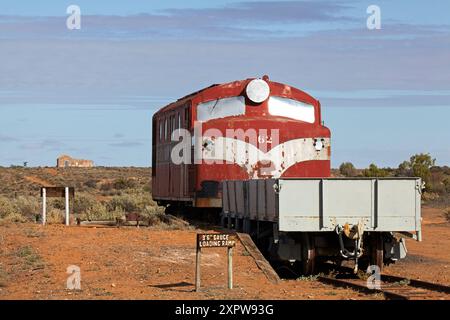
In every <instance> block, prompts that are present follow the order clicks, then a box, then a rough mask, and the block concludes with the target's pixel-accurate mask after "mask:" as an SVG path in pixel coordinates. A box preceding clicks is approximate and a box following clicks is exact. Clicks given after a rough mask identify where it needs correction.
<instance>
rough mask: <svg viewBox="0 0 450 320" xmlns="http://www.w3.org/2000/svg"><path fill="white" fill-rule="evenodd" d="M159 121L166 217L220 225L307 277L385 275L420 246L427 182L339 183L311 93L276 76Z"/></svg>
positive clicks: (195, 102)
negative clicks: (349, 268)
mask: <svg viewBox="0 0 450 320" xmlns="http://www.w3.org/2000/svg"><path fill="white" fill-rule="evenodd" d="M152 121H153V122H152V194H153V199H154V200H155V201H157V203H158V204H159V205H161V206H165V207H166V212H172V211H174V210H179V209H183V208H187V207H189V208H196V209H203V210H208V211H209V212H212V213H213V214H217V215H218V216H219V215H220V216H221V218H222V223H223V224H224V225H225V226H228V227H229V228H230V229H236V230H238V231H243V232H247V233H249V234H251V235H252V236H253V237H254V238H255V239H256V240H257V243H258V244H259V245H260V247H261V248H262V250H263V251H265V252H267V253H268V254H269V255H270V256H271V257H272V258H273V259H277V260H282V261H289V262H291V263H299V264H300V266H301V269H302V271H303V272H304V273H311V272H314V270H315V265H316V261H317V260H320V259H322V260H327V259H332V260H336V261H337V260H339V261H342V260H345V259H351V260H354V261H355V270H356V269H357V267H358V261H359V263H362V262H365V263H366V264H367V265H375V266H377V267H378V268H380V269H381V268H382V266H383V265H384V264H386V263H390V262H393V261H396V260H398V259H400V258H403V257H404V256H405V254H406V246H405V240H404V238H405V237H410V238H415V239H417V240H420V190H419V189H420V186H419V185H420V183H421V182H420V180H419V179H415V178H413V179H364V178H361V179H353V180H352V179H345V178H341V179H336V180H335V179H334V178H331V177H330V171H331V170H330V166H331V164H330V157H331V144H330V138H331V133H330V130H329V129H328V128H327V127H326V126H325V125H324V123H323V121H322V118H321V106H320V102H319V101H318V100H316V99H315V98H313V97H312V96H311V95H309V94H307V93H306V92H304V91H301V90H299V89H297V88H294V87H292V86H289V85H287V84H283V83H278V82H274V81H271V80H269V77H268V76H263V77H262V78H250V79H245V80H240V81H234V82H229V83H224V84H214V85H212V86H209V87H207V88H204V89H202V90H200V91H197V92H194V93H192V94H190V95H187V96H185V97H183V98H181V99H179V100H177V101H176V102H173V103H171V104H169V105H167V106H165V107H163V108H162V109H160V110H159V111H158V112H156V113H155V114H154V116H153V119H152ZM282 185H284V186H285V187H283V188H282V187H281V186H282ZM418 186H419V187H418ZM289 190H290V191H289ZM301 190H303V191H301ZM288 192H290V193H288ZM394 198H395V199H397V200H395V199H394ZM374 199H375V200H374ZM417 199H419V200H417ZM402 201H403V202H406V203H407V204H408V206H406V207H404V206H403V205H402V203H403V202H402ZM417 201H419V206H417ZM260 213H264V214H260ZM411 231H413V232H415V233H411Z"/></svg>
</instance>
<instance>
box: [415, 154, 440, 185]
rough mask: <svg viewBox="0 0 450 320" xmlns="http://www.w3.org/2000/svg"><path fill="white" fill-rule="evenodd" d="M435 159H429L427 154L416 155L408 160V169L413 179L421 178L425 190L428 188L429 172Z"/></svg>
mask: <svg viewBox="0 0 450 320" xmlns="http://www.w3.org/2000/svg"><path fill="white" fill-rule="evenodd" d="M435 163H436V159H433V158H431V155H430V154H429V153H418V154H415V155H413V156H412V157H411V158H410V159H409V164H410V168H411V170H412V173H413V175H414V176H415V177H420V178H422V181H424V182H425V188H427V189H429V188H430V178H431V171H430V168H431V167H433V166H434V164H435Z"/></svg>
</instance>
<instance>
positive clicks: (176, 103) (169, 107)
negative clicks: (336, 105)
mask: <svg viewBox="0 0 450 320" xmlns="http://www.w3.org/2000/svg"><path fill="white" fill-rule="evenodd" d="M253 79H255V78H247V79H245V80H237V81H232V82H227V83H221V84H217V83H215V84H213V85H210V86H208V87H205V88H203V89H200V90H198V91H195V92H192V93H190V94H188V95H186V96H184V97H182V98H179V99H177V100H176V101H174V102H171V103H169V104H168V105H166V106H164V107H162V108H161V109H159V110H158V111H157V112H156V113H155V115H156V114H158V113H160V112H165V111H169V110H172V109H174V108H176V107H178V106H180V105H181V104H183V103H184V102H186V101H188V100H190V99H191V98H192V97H194V96H196V95H198V94H200V93H202V92H204V91H206V90H209V89H211V88H214V87H218V86H223V87H227V86H236V87H239V86H242V85H243V84H244V83H248V82H250V81H251V80H253ZM267 82H270V83H272V84H274V85H280V86H286V87H290V88H292V89H295V90H297V91H299V92H301V93H302V94H303V95H304V96H305V97H306V98H307V99H308V100H312V101H315V102H318V101H317V100H316V99H315V98H314V97H312V96H311V95H309V94H308V93H306V92H304V91H302V90H300V89H297V88H295V87H291V86H288V85H286V84H282V83H278V82H275V81H270V80H267Z"/></svg>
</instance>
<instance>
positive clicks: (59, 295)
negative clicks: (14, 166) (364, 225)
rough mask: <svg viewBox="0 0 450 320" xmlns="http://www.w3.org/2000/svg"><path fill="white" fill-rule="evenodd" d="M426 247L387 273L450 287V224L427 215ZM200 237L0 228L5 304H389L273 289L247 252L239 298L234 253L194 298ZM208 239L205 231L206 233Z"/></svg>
mask: <svg viewBox="0 0 450 320" xmlns="http://www.w3.org/2000/svg"><path fill="white" fill-rule="evenodd" d="M423 216H424V222H423V232H424V234H423V237H424V241H423V242H421V243H416V242H415V241H412V240H409V241H408V243H407V244H408V249H409V256H408V258H407V259H405V260H403V261H400V262H398V263H397V264H395V265H391V266H389V267H387V268H386V270H385V272H386V273H388V274H393V275H397V276H405V277H411V278H415V279H422V280H426V281H432V282H436V283H441V284H447V285H450V276H449V270H450V249H449V248H450V224H449V223H448V221H447V220H446V219H445V218H444V215H443V211H442V210H439V209H424V210H423ZM198 231H199V230H158V229H154V228H147V227H141V228H135V227H125V228H120V229H119V228H100V227H98V228H93V227H76V226H71V227H65V226H62V225H48V226H45V227H43V226H40V225H35V224H7V225H2V226H0V244H1V246H0V299H339V300H342V299H383V296H382V295H381V294H372V295H365V294H362V293H358V292H356V291H353V290H351V289H341V288H334V287H331V286H329V285H325V284H322V283H319V282H318V281H316V280H314V279H306V280H283V281H282V282H281V283H279V284H272V283H270V282H269V281H268V280H267V279H266V277H265V276H264V274H263V273H262V271H261V270H259V269H258V267H257V265H256V264H255V262H254V261H253V259H252V257H251V256H249V255H248V253H247V252H246V251H245V249H244V248H243V247H242V245H241V244H238V245H237V247H236V250H235V252H234V282H235V288H234V289H233V290H227V289H226V283H225V280H226V249H222V248H219V249H204V250H203V256H202V287H203V288H202V290H201V292H195V291H194V268H195V235H196V233H197V232H198ZM202 231H205V230H202ZM69 265H77V266H79V267H80V268H81V289H82V290H81V291H69V290H67V289H66V279H67V277H68V276H69V275H68V274H67V273H66V268H67V267H68V266H69Z"/></svg>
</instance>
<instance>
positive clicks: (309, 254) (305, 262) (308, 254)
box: [302, 233, 316, 275]
mask: <svg viewBox="0 0 450 320" xmlns="http://www.w3.org/2000/svg"><path fill="white" fill-rule="evenodd" d="M315 269H316V248H315V247H314V244H313V241H312V239H311V238H310V236H309V235H308V234H307V233H304V234H302V273H303V274H305V275H309V274H313V273H314V271H315Z"/></svg>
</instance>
